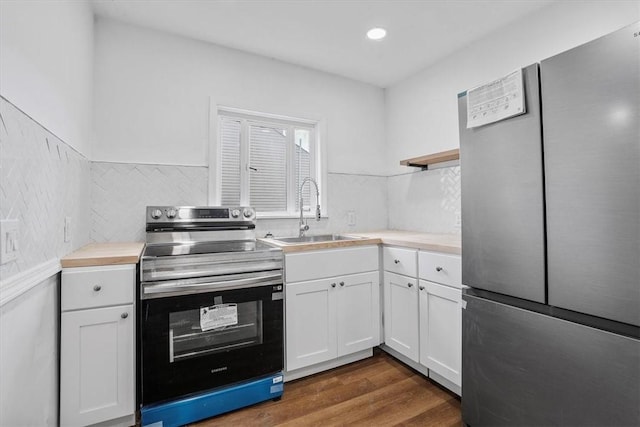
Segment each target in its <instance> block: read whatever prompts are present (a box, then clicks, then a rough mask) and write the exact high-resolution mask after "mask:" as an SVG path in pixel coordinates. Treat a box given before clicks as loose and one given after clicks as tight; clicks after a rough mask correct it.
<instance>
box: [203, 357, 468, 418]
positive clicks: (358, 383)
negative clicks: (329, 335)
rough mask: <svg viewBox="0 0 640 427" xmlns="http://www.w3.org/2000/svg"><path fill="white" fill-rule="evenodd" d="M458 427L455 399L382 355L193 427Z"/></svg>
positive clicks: (289, 385) (292, 385)
mask: <svg viewBox="0 0 640 427" xmlns="http://www.w3.org/2000/svg"><path fill="white" fill-rule="evenodd" d="M338 425H362V426H400V425H402V426H460V425H461V416H460V400H459V398H458V397H457V396H456V395H455V394H453V393H450V392H448V391H446V390H444V389H442V388H440V387H439V386H437V385H435V383H433V382H431V381H430V380H428V379H427V378H425V377H424V376H422V375H421V374H418V373H417V372H415V371H413V370H412V369H410V368H408V367H407V366H406V365H404V364H402V363H400V362H399V361H397V360H395V359H394V358H392V357H391V356H389V355H387V354H386V353H385V352H383V351H381V350H379V349H376V350H375V352H374V356H373V357H371V358H369V359H366V360H363V361H360V362H356V363H353V364H351V365H347V366H343V367H340V368H336V369H333V370H331V371H327V372H323V373H320V374H316V375H313V376H310V377H306V378H303V379H300V380H296V381H291V382H288V383H286V384H285V387H284V395H283V396H282V399H281V400H280V401H278V402H272V401H268V402H264V403H260V404H257V405H254V406H251V407H248V408H244V409H240V410H237V411H234V412H231V413H228V414H224V415H220V416H217V417H214V418H210V419H207V420H204V421H202V422H199V423H197V424H193V426H197V427H213V426H216V427H217V426H234V427H236V426H323V427H324V426H338Z"/></svg>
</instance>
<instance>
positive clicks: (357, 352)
mask: <svg viewBox="0 0 640 427" xmlns="http://www.w3.org/2000/svg"><path fill="white" fill-rule="evenodd" d="M380 317H381V314H380V272H379V250H378V246H373V245H368V246H356V247H347V248H337V249H323V250H316V251H303V252H295V253H288V254H285V331H286V332H285V336H286V342H285V348H286V361H285V365H286V372H285V377H286V378H287V379H294V378H300V377H301V376H305V375H310V374H312V373H315V372H320V371H322V370H326V369H330V368H333V367H335V366H340V365H341V364H344V363H349V362H352V361H355V360H358V357H359V358H360V359H361V358H364V357H367V356H366V354H364V353H366V352H367V351H368V352H369V353H371V351H372V350H371V349H372V348H373V347H375V346H377V345H378V344H379V343H380V323H381V322H380ZM369 355H370V354H369Z"/></svg>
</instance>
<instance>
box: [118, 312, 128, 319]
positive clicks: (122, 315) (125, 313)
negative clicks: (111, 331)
mask: <svg viewBox="0 0 640 427" xmlns="http://www.w3.org/2000/svg"><path fill="white" fill-rule="evenodd" d="M120 317H122V318H123V319H126V318H127V317H129V313H127V312H124V313H122V314H121V315H120Z"/></svg>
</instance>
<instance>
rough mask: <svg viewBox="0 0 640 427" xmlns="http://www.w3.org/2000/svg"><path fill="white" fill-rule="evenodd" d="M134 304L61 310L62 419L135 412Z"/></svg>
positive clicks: (69, 422) (83, 420) (66, 422)
mask: <svg viewBox="0 0 640 427" xmlns="http://www.w3.org/2000/svg"><path fill="white" fill-rule="evenodd" d="M134 325H135V316H134V312H133V305H124V306H116V307H106V308H94V309H89V310H78V311H70V312H63V313H62V315H61V333H60V334H61V337H60V338H61V339H60V343H61V344H60V360H61V362H60V424H61V425H63V426H81V425H88V424H94V423H98V422H101V421H107V420H111V419H114V418H119V417H123V416H127V415H131V414H133V413H134V406H135V375H134V361H135V355H134V351H135V344H134Z"/></svg>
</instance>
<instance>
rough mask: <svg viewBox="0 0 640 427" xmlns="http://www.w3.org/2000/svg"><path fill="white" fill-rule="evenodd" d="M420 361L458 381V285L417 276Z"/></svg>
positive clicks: (459, 300)
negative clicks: (433, 281)
mask: <svg viewBox="0 0 640 427" xmlns="http://www.w3.org/2000/svg"><path fill="white" fill-rule="evenodd" d="M419 290H420V292H419V293H420V363H421V364H422V365H424V366H426V367H427V368H429V370H430V372H431V371H433V372H436V373H437V374H439V375H441V376H443V377H444V378H446V379H447V380H449V381H451V382H452V383H454V384H455V385H457V386H460V385H461V372H460V371H461V357H462V309H461V305H462V295H461V290H460V289H455V288H452V287H449V286H443V285H438V284H436V283H432V282H428V281H425V280H420V287H419Z"/></svg>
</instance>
